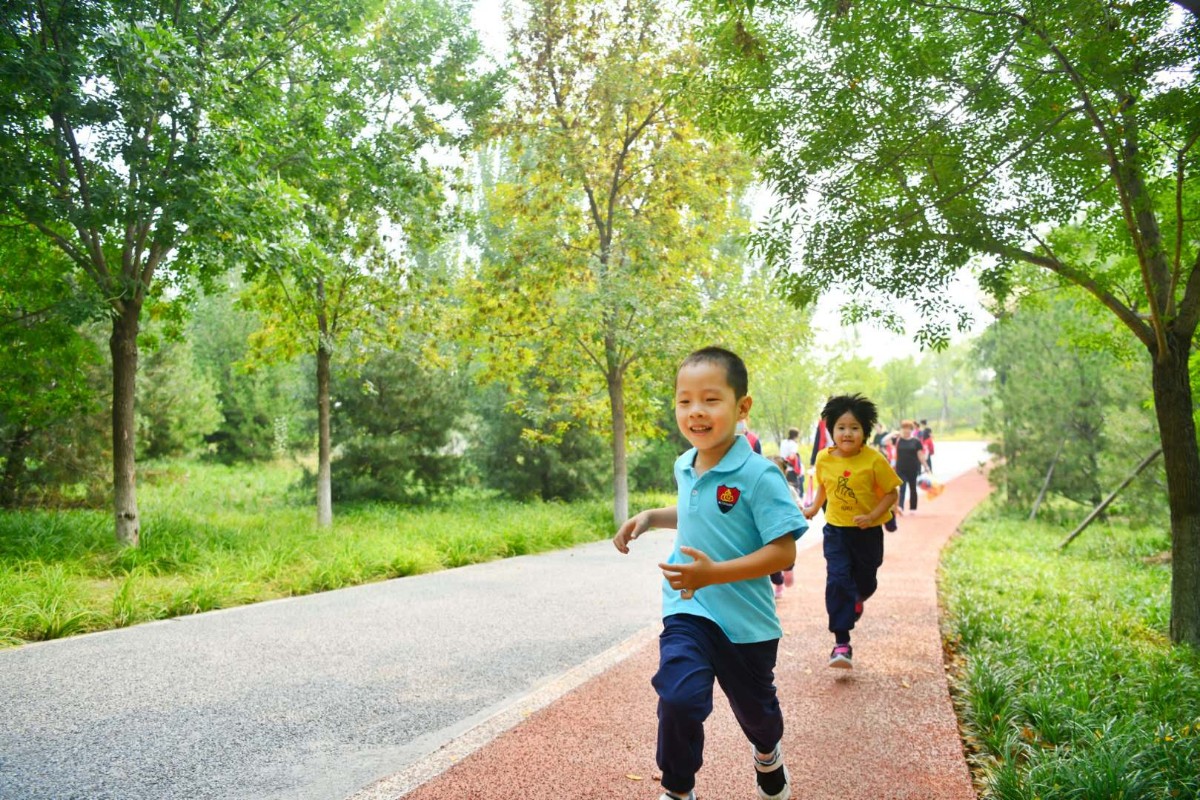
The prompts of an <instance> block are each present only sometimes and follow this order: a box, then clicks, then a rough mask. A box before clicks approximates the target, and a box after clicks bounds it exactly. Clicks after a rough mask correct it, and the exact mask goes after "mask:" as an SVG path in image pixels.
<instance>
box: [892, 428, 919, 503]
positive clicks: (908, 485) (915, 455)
mask: <svg viewBox="0 0 1200 800" xmlns="http://www.w3.org/2000/svg"><path fill="white" fill-rule="evenodd" d="M914 429H915V424H914V423H913V421H912V420H909V419H906V420H904V421H903V422H901V423H900V435H899V436H898V437H896V442H895V448H896V474H897V475H899V476H900V480H901V484H900V503H899V505H898V506H897V508H898V509H899V510H900V512H901V513H904V495H905V494H906V493H907V492H911V498H912V499H911V500H910V501H909V511H910V513H914V514H915V513H916V511H917V477H918V476H919V475H920V474H921V468H922V467H924V466H925V445H923V444H922V443H921V440H920V439H918V438H917V437H916V436H913V430H914Z"/></svg>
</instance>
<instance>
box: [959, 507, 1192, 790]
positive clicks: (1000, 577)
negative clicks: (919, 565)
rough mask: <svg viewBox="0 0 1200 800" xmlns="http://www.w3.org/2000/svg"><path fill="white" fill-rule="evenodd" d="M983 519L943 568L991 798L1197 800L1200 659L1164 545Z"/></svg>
mask: <svg viewBox="0 0 1200 800" xmlns="http://www.w3.org/2000/svg"><path fill="white" fill-rule="evenodd" d="M1063 536H1064V530H1063V529H1062V528H1060V527H1056V526H1052V525H1045V524H1029V523H1027V522H1024V521H1017V520H1013V519H1005V518H1004V517H1002V516H1001V515H1000V514H999V513H998V512H997V510H996V509H995V508H990V509H986V510H983V511H980V512H978V513H976V514H975V515H974V516H972V517H971V518H970V520H968V522H967V524H966V525H965V527H964V531H963V535H962V536H959V537H958V538H956V539H955V540H954V541H953V542H952V544H951V546H950V547H949V548H948V549H947V551H946V553H945V555H944V557H943V561H942V574H941V592H942V602H943V605H944V607H945V609H946V631H945V633H946V637H947V644H948V647H949V648H950V649H951V650H952V651H953V653H954V654H955V669H954V671H953V673H952V685H953V690H954V695H955V703H956V706H957V708H958V712H959V718H960V720H961V722H962V727H963V730H964V735H965V737H966V741H967V748H968V753H969V755H970V758H971V761H972V768H973V770H974V772H975V775H976V779H977V782H978V783H979V784H980V786H981V794H980V796H981V798H985V800H990V799H992V798H994V799H995V800H1060V799H1061V800H1066V799H1067V798H1070V799H1071V800H1076V799H1078V800H1091V799H1092V798H1097V799H1099V798H1105V799H1113V800H1115V799H1117V798H1120V800H1138V799H1139V798H1146V799H1147V800H1149V798H1164V799H1168V800H1169V798H1185V799H1189V798H1190V799H1191V800H1195V798H1198V797H1200V653H1197V652H1195V651H1194V650H1192V649H1190V648H1187V647H1172V646H1171V645H1170V643H1169V642H1168V640H1167V638H1166V631H1167V625H1168V619H1169V613H1170V600H1169V590H1170V565H1169V564H1162V563H1161V559H1156V558H1154V557H1155V556H1156V555H1158V554H1160V553H1161V552H1163V551H1164V550H1166V549H1167V548H1168V546H1169V536H1168V533H1167V532H1166V531H1163V530H1149V529H1142V530H1131V529H1129V528H1128V527H1125V528H1122V527H1118V526H1111V527H1109V526H1104V525H1100V524H1097V525H1095V526H1093V528H1091V529H1089V530H1088V531H1086V532H1085V533H1084V534H1083V535H1082V536H1081V537H1080V538H1079V539H1077V540H1076V541H1075V542H1074V543H1073V544H1072V545H1071V546H1070V547H1069V548H1068V549H1067V550H1066V551H1065V552H1063V553H1060V552H1059V551H1058V550H1057V545H1058V543H1059V542H1060V541H1061V540H1062V538H1063Z"/></svg>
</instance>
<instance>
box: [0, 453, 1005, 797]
mask: <svg viewBox="0 0 1200 800" xmlns="http://www.w3.org/2000/svg"><path fill="white" fill-rule="evenodd" d="M983 455H984V454H983V450H982V446H981V445H979V444H977V443H946V444H939V445H938V455H937V458H938V459H941V461H940V462H939V467H938V476H939V478H941V479H949V478H950V477H952V476H953V475H955V474H957V473H958V472H960V471H963V470H965V469H969V468H972V467H974V466H975V465H976V464H977V463H979V461H980V460H982V458H983ZM819 524H820V518H819V517H818V518H817V519H816V520H814V527H816V529H817V530H819ZM671 537H672V534H671V533H670V532H665V531H662V532H659V531H656V532H651V533H649V534H647V535H646V536H645V537H643V538H642V539H639V541H638V543H637V546H636V547H635V548H633V549H632V551H631V552H630V554H629V555H628V556H620V555H619V554H617V553H616V552H615V551H614V550H613V548H612V544H611V543H610V542H608V541H603V542H596V543H594V544H590V545H584V546H581V547H576V548H573V549H571V550H567V551H562V552H557V553H548V554H543V555H537V556H526V557H521V558H513V559H507V560H504V561H496V562H492V563H488V564H480V565H476V566H472V567H464V568H462V569H456V570H448V571H445V572H440V573H435V574H431V575H422V576H415V577H410V578H402V579H398V580H393V581H387V582H384V583H376V584H371V585H367V586H360V587H355V588H352V589H343V590H340V591H336V592H326V593H324V594H319V595H312V596H309V597H300V598H293V599H288V600H280V601H275V602H270V603H261V604H258V605H253V606H245V607H242V608H235V609H229V610H225V611H218V612H212V613H208V614H200V615H196V616H191V617H183V618H180V619H177V620H169V621H164V622H157V623H151V624H147V625H140V626H137V627H134V628H129V629H125V630H120V631H112V632H107V633H99V634H93V635H89V636H81V637H75V638H72V639H65V640H60V641H54V642H46V643H43V644H35V645H27V646H24V647H20V648H15V649H9V650H2V651H0V800H43V799H45V800H51V799H53V800H74V799H75V798H78V799H79V800H84V799H85V798H86V800H108V799H109V798H112V799H113V800H116V799H117V798H120V800H165V799H168V798H170V799H174V798H179V799H181V800H183V799H186V800H208V799H209V798H212V799H214V800H215V799H217V798H228V799H229V800H340V799H341V798H345V797H347V796H349V795H352V794H355V793H356V792H358V791H359V790H360V789H362V788H363V787H366V786H369V785H371V784H372V783H373V782H375V781H377V780H379V779H381V778H383V777H385V776H389V775H394V774H396V773H397V772H398V771H402V770H404V769H405V768H407V767H412V768H413V769H419V768H421V765H422V764H428V763H431V762H430V758H431V755H432V754H435V752H437V751H439V750H442V748H443V746H444V745H446V744H447V743H450V742H454V741H456V740H462V739H464V738H465V737H466V735H467V733H468V731H472V730H478V729H479V728H480V726H481V725H482V723H484V722H485V721H488V720H493V719H497V718H500V717H503V716H504V715H505V714H506V709H508V710H511V709H513V708H515V707H516V706H517V705H518V703H519V702H520V701H521V700H522V699H523V698H528V697H530V696H532V695H536V694H538V693H543V694H545V693H546V692H547V691H552V690H554V687H556V686H557V685H558V684H560V683H561V682H562V680H563V676H564V674H570V673H573V672H577V671H578V670H579V669H580V665H584V664H586V663H589V662H592V663H601V662H603V660H604V659H605V658H606V657H607V656H606V654H609V653H613V652H616V651H619V650H620V649H621V647H622V643H624V642H626V641H627V640H629V639H630V637H637V636H642V635H645V634H646V633H647V631H648V630H652V629H653V628H654V627H655V626H657V624H658V612H659V602H660V598H659V573H658V570H657V568H656V566H655V565H656V564H657V563H658V562H659V561H660V560H662V559H663V558H664V557H665V556H666V554H667V553H668V551H669V548H670V544H671ZM817 539H819V537H816V536H812V537H805V539H804V540H801V541H802V543H810V542H807V541H806V540H812V543H815V541H816V540H817ZM567 688H569V687H567ZM510 716H511V715H510ZM506 724H508V723H506ZM483 727H486V726H483ZM443 752H444V751H443Z"/></svg>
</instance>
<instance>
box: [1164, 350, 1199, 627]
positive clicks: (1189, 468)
mask: <svg viewBox="0 0 1200 800" xmlns="http://www.w3.org/2000/svg"><path fill="white" fill-rule="evenodd" d="M1167 344H1168V348H1169V349H1168V353H1167V356H1166V358H1162V359H1155V360H1154V366H1153V376H1154V409H1155V413H1156V414H1157V415H1158V430H1159V435H1160V437H1161V438H1162V445H1163V463H1164V465H1165V466H1166V472H1167V501H1168V504H1169V505H1170V509H1171V641H1173V642H1176V643H1180V642H1183V643H1187V644H1190V645H1191V646H1192V647H1196V648H1200V449H1198V448H1197V443H1196V426H1195V422H1194V420H1193V419H1192V412H1193V408H1192V387H1191V384H1190V383H1189V381H1188V339H1187V338H1184V337H1181V336H1173V335H1171V334H1170V333H1168V334H1167Z"/></svg>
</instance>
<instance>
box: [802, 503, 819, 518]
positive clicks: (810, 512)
mask: <svg viewBox="0 0 1200 800" xmlns="http://www.w3.org/2000/svg"><path fill="white" fill-rule="evenodd" d="M817 510H818V509H817V507H816V506H815V505H812V506H804V507H803V508H801V509H800V513H801V514H803V515H804V518H805V519H812V518H813V517H815V516H816V515H817Z"/></svg>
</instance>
